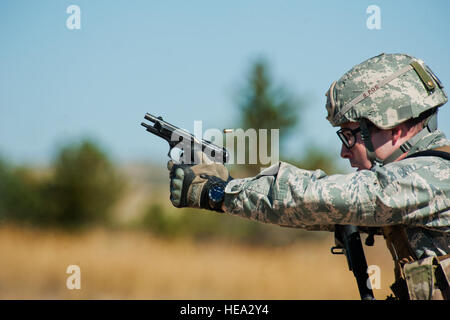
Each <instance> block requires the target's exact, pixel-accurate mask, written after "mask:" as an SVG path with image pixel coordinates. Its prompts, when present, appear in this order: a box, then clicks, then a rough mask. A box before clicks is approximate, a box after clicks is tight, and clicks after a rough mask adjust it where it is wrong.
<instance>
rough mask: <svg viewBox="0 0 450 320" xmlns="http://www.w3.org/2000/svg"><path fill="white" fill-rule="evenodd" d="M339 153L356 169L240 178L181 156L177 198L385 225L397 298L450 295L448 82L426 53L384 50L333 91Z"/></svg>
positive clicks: (302, 221) (315, 226)
mask: <svg viewBox="0 0 450 320" xmlns="http://www.w3.org/2000/svg"><path fill="white" fill-rule="evenodd" d="M326 95H327V103H326V109H327V111H328V116H327V119H328V120H329V121H330V123H331V124H332V125H333V126H334V127H340V129H339V130H338V131H337V135H338V137H339V138H340V140H341V141H342V149H341V157H343V158H346V159H348V160H349V161H350V164H351V166H352V167H355V168H357V171H356V172H354V173H350V174H345V175H342V174H337V175H331V176H327V175H326V174H325V173H324V172H323V171H322V170H315V171H308V170H303V169H299V168H297V167H294V166H292V165H290V164H288V163H284V162H279V163H278V164H275V165H273V166H271V167H269V168H267V169H265V170H263V171H262V172H261V173H260V174H258V175H257V176H255V177H251V178H244V179H232V178H231V177H230V176H229V174H228V171H227V169H226V168H225V167H224V166H223V165H221V164H217V163H215V164H199V165H194V166H192V165H173V163H172V162H169V164H168V168H169V169H170V172H171V175H170V176H171V186H170V188H171V197H170V199H171V201H172V204H173V205H174V206H176V207H194V208H203V209H208V210H215V211H220V212H224V213H226V214H232V215H238V216H241V217H244V218H248V219H252V220H257V221H260V222H266V223H273V224H278V225H280V226H289V227H297V228H304V229H307V230H327V231H334V227H335V225H337V224H339V225H354V226H358V227H359V228H360V230H372V231H373V230H375V231H376V232H379V233H380V234H381V233H382V234H383V236H384V238H385V239H386V244H387V247H388V249H389V250H390V252H391V254H392V256H393V258H394V261H395V270H394V271H395V276H396V282H395V283H394V284H393V285H392V287H391V288H392V290H393V292H394V294H395V296H396V297H397V298H399V299H443V298H444V299H450V289H449V281H448V280H449V276H450V255H449V252H450V161H449V160H450V157H449V156H450V140H448V139H446V138H445V135H444V134H443V133H442V132H441V131H439V130H437V113H438V108H439V107H441V106H442V105H443V104H445V103H446V102H447V96H446V94H445V92H444V90H443V86H442V84H441V82H440V81H439V79H438V78H437V77H436V76H435V75H434V73H433V72H432V71H431V70H430V69H429V68H428V67H427V66H426V65H425V63H424V62H423V61H422V60H419V59H416V58H414V57H411V56H408V55H405V54H381V55H379V56H376V57H373V58H371V59H368V60H366V61H364V62H362V63H361V64H359V65H357V66H355V67H353V68H352V69H351V70H350V71H348V72H347V73H345V74H344V75H343V76H342V77H341V78H340V79H339V80H338V81H335V82H333V83H332V85H331V87H330V89H329V90H328V92H327V94H326Z"/></svg>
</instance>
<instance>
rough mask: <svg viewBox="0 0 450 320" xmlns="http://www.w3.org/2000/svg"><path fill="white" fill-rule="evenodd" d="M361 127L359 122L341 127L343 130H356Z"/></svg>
mask: <svg viewBox="0 0 450 320" xmlns="http://www.w3.org/2000/svg"><path fill="white" fill-rule="evenodd" d="M358 127H359V122H346V123H343V124H342V125H341V128H349V129H356V128H358Z"/></svg>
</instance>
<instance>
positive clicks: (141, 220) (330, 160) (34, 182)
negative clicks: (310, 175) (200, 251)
mask: <svg viewBox="0 0 450 320" xmlns="http://www.w3.org/2000/svg"><path fill="white" fill-rule="evenodd" d="M249 70H250V71H249V73H248V75H247V77H246V79H245V84H244V85H243V87H242V89H241V90H240V91H239V94H238V97H237V98H238V99H237V100H238V103H237V108H238V110H239V113H240V120H239V124H240V125H241V127H242V128H243V129H248V128H254V129H272V128H276V129H279V130H280V156H281V157H282V155H283V141H284V140H285V139H286V137H287V135H288V134H292V133H293V132H294V131H295V134H297V135H298V134H301V130H300V128H299V126H298V124H299V123H300V122H301V118H302V117H301V114H302V113H303V112H304V102H303V100H302V99H301V98H299V97H296V96H295V95H294V94H292V93H291V92H290V91H289V90H288V89H287V88H285V87H283V86H281V85H276V84H275V83H274V81H273V79H272V76H271V73H270V70H269V64H268V62H267V61H265V60H257V61H255V62H254V63H253V65H251V67H250V68H249ZM136 125H138V123H136ZM294 129H295V130H294ZM268 138H269V139H268V141H269V142H270V135H269V137H268ZM269 145H270V143H269ZM268 147H269V148H270V146H268ZM269 151H270V150H269ZM247 152H248V150H247ZM299 154H300V155H301V156H299V158H298V159H284V158H281V160H283V161H287V162H290V163H292V164H294V165H296V166H299V167H301V168H304V169H310V170H315V169H318V168H320V169H322V170H324V171H325V172H327V173H328V174H333V173H336V172H339V171H340V168H338V167H337V166H336V165H335V159H336V155H330V154H328V153H327V152H326V151H325V150H321V149H319V148H318V147H316V146H314V144H311V145H310V146H309V147H308V149H307V150H299ZM158 167H159V168H160V172H156V170H154V169H152V170H150V169H148V167H145V166H144V168H147V169H145V170H147V171H148V172H147V173H146V174H144V176H145V177H146V178H143V176H142V175H140V176H139V179H140V184H139V183H138V184H137V185H138V187H135V188H134V189H133V188H129V185H130V183H131V185H133V183H134V182H133V181H132V178H131V177H130V176H127V175H126V174H124V173H123V170H121V166H120V165H117V164H114V163H113V162H112V161H111V160H110V159H109V157H108V155H107V154H106V152H105V151H103V150H102V148H101V147H100V146H99V145H98V144H97V143H95V142H93V141H91V140H82V141H78V142H69V143H67V144H65V145H63V146H62V147H60V148H59V150H58V151H57V153H56V156H55V157H54V159H53V161H52V163H51V164H50V165H49V167H48V168H45V169H43V168H38V169H37V168H33V167H31V166H29V167H27V166H14V165H13V164H10V163H8V161H6V160H4V159H0V222H1V223H13V224H19V225H28V226H37V227H45V228H62V229H64V230H83V229H85V228H86V227H92V226H102V227H114V228H116V227H121V228H132V229H134V230H142V231H146V232H147V231H148V232H151V233H153V234H155V235H158V236H160V237H163V238H167V239H173V238H177V237H189V238H192V239H195V240H199V241H203V240H208V241H209V240H211V239H215V240H220V239H227V240H228V241H229V240H231V241H236V242H243V243H246V244H260V245H275V246H278V245H285V244H290V243H292V242H294V241H296V240H298V239H302V238H305V237H307V238H316V237H320V233H312V232H305V231H302V230H298V229H290V228H282V227H279V226H275V225H268V224H262V223H259V222H254V221H249V220H245V219H242V218H239V217H233V216H229V215H222V214H217V213H212V212H208V213H206V212H204V211H200V210H193V209H181V210H180V209H176V208H173V207H171V206H170V202H169V200H168V199H169V198H168V176H167V179H165V178H164V179H159V180H158V179H156V180H155V179H154V177H156V176H157V175H158V174H159V175H160V176H163V177H166V175H167V172H166V169H165V168H164V165H160V166H158ZM259 170H260V163H258V164H256V165H239V166H238V165H235V166H231V168H230V171H231V174H232V176H234V177H242V176H253V175H255V174H256V173H258V172H259ZM147 178H148V179H147ZM146 179H147V180H148V181H146ZM152 179H153V180H152ZM152 181H153V182H152ZM146 183H150V184H152V183H153V185H152V188H151V190H152V191H149V192H147V193H146V194H144V196H143V198H144V199H143V200H142V201H141V202H142V203H143V204H142V205H141V206H138V207H136V208H139V209H136V210H139V211H140V212H138V213H137V214H136V213H134V214H133V218H132V219H128V220H126V221H125V222H123V221H122V222H118V220H117V219H116V218H117V217H116V214H115V211H117V210H116V209H117V204H118V203H119V202H121V201H123V198H127V197H131V196H132V193H133V192H136V190H137V189H136V188H139V186H141V185H145V184H146ZM161 190H163V191H161ZM141 193H142V188H141ZM161 194H167V197H166V196H164V199H167V201H164V199H162V198H161ZM136 210H135V211H136Z"/></svg>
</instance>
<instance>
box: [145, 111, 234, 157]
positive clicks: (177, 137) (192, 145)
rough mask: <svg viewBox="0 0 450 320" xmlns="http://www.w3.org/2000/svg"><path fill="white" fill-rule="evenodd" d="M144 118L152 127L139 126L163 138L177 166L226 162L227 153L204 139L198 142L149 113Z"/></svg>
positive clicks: (191, 136)
mask: <svg viewBox="0 0 450 320" xmlns="http://www.w3.org/2000/svg"><path fill="white" fill-rule="evenodd" d="M144 118H145V119H146V120H148V121H150V122H152V123H153V125H149V124H147V123H145V122H142V123H141V125H142V126H143V127H145V128H146V129H147V131H148V132H150V133H153V134H154V135H157V136H158V137H160V138H163V139H164V140H166V141H167V142H168V143H169V153H168V156H169V157H170V158H171V159H172V161H173V162H175V163H178V164H199V163H202V161H208V162H218V163H227V162H228V160H229V153H228V151H227V150H226V149H225V148H223V147H219V146H217V145H215V144H214V143H212V142H210V141H207V140H204V139H202V140H201V141H199V140H198V139H197V138H196V137H195V136H194V135H192V134H191V133H189V132H187V131H186V130H183V129H180V128H178V127H176V126H174V125H173V124H170V123H168V122H167V121H164V120H163V118H162V117H155V116H153V115H151V114H150V113H146V114H145V117H144ZM205 156H206V158H205Z"/></svg>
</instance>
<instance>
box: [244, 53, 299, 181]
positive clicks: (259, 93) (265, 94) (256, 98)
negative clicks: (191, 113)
mask: <svg viewBox="0 0 450 320" xmlns="http://www.w3.org/2000/svg"><path fill="white" fill-rule="evenodd" d="M238 107H239V111H240V126H241V128H243V129H244V130H247V129H249V128H253V129H255V130H258V129H268V131H267V154H268V155H270V154H271V152H272V150H271V143H270V141H271V131H270V129H279V145H280V148H281V146H282V144H283V141H284V140H285V139H286V137H287V135H288V134H289V132H290V131H291V130H292V129H293V128H294V127H295V126H296V125H297V123H298V122H299V117H298V114H299V112H300V110H301V109H302V107H303V103H302V102H301V101H300V100H299V99H298V98H297V97H295V96H294V95H293V94H292V93H290V92H289V91H288V90H287V89H286V88H284V87H282V86H275V84H274V81H273V79H272V76H271V74H270V71H269V66H268V63H267V62H266V61H265V60H264V59H259V60H257V61H256V62H255V63H254V64H253V65H252V67H251V69H250V73H249V75H248V78H247V83H246V84H245V85H244V87H243V88H242V89H241V90H240V92H239V96H238ZM258 148H259V144H258ZM246 149H247V153H248V152H256V154H259V149H257V150H248V146H247V148H246ZM247 158H248V154H247V155H246V159H247ZM246 161H247V160H246ZM262 166H263V165H262V164H261V161H260V159H259V157H258V160H257V163H256V164H255V165H252V164H249V165H247V166H246V169H247V171H248V172H249V173H251V174H257V173H258V172H259V171H260V168H261V167H262Z"/></svg>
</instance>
